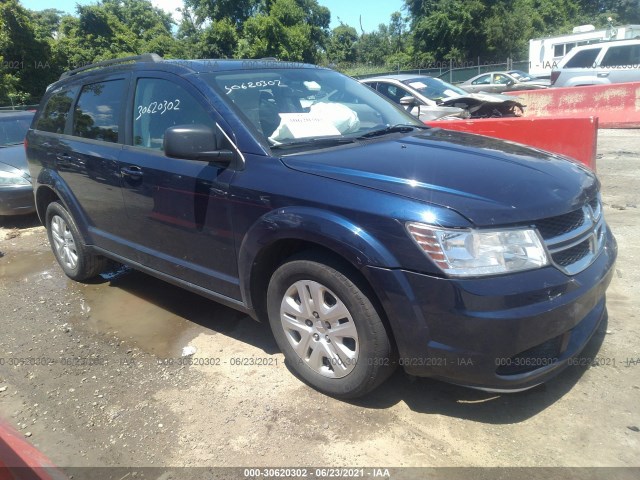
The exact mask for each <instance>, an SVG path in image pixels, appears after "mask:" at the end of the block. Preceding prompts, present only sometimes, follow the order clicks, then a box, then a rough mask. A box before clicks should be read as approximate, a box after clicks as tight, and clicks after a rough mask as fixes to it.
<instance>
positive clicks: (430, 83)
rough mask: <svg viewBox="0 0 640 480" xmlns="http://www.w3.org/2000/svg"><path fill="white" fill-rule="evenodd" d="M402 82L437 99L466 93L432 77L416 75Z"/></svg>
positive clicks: (426, 95)
mask: <svg viewBox="0 0 640 480" xmlns="http://www.w3.org/2000/svg"><path fill="white" fill-rule="evenodd" d="M402 83H404V84H406V85H409V86H410V87H412V88H414V89H416V90H418V92H420V93H421V94H422V95H424V96H425V97H427V98H429V99H431V100H434V101H436V102H437V101H438V100H442V99H443V98H449V97H456V96H458V95H468V93H467V92H465V91H464V90H463V89H461V88H459V87H456V86H455V85H451V84H450V83H447V82H445V81H444V80H440V79H439V78H433V77H416V78H411V79H409V80H404V81H403V82H402Z"/></svg>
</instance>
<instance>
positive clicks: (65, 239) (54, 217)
mask: <svg viewBox="0 0 640 480" xmlns="http://www.w3.org/2000/svg"><path fill="white" fill-rule="evenodd" d="M46 227H47V235H48V237H49V243H50V244H51V249H52V250H53V254H54V255H55V257H56V260H57V261H58V263H59V264H60V266H61V267H62V270H64V273H65V274H66V275H67V276H68V277H69V278H71V279H73V280H76V281H83V280H88V279H90V278H93V277H96V276H97V275H98V274H100V273H101V272H102V271H104V269H105V268H106V266H107V259H106V258H104V257H102V256H100V255H96V254H94V253H92V252H91V251H90V250H89V249H88V248H87V246H86V245H85V244H84V242H83V240H82V237H81V236H80V232H78V227H77V226H76V223H75V222H74V220H73V217H72V216H71V215H70V214H69V212H67V210H66V209H65V208H64V207H63V206H62V205H61V204H60V203H58V202H52V203H51V204H49V206H48V207H47V213H46Z"/></svg>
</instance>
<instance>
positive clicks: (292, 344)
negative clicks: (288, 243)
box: [267, 257, 394, 398]
mask: <svg viewBox="0 0 640 480" xmlns="http://www.w3.org/2000/svg"><path fill="white" fill-rule="evenodd" d="M318 260H319V259H314V258H313V257H310V258H308V259H307V258H299V259H292V260H290V261H288V262H286V263H284V264H283V265H282V266H280V267H279V268H278V269H277V270H276V271H275V273H274V274H273V276H272V277H271V281H270V283H269V289H268V292H267V306H268V311H269V322H270V324H271V329H272V331H273V334H274V336H275V338H276V341H277V342H278V345H279V347H280V349H281V350H282V352H283V353H284V355H285V358H286V359H287V361H288V364H289V365H290V366H291V368H292V369H293V370H294V371H295V372H296V373H297V374H298V375H299V376H300V377H301V378H302V379H303V380H305V381H306V382H307V383H308V384H310V385H311V386H313V387H314V388H316V389H318V390H320V391H322V392H324V393H326V394H328V395H331V396H335V397H340V398H355V397H358V396H362V395H364V394H366V393H367V392H369V391H371V390H373V389H374V388H375V387H377V386H378V385H380V384H381V383H382V382H383V381H384V380H385V379H387V378H388V377H389V375H391V373H392V372H393V365H394V363H393V361H392V354H393V348H392V344H391V342H390V340H389V336H388V334H387V331H386V329H385V326H384V324H383V322H382V320H381V318H380V315H379V314H378V312H377V310H376V308H375V307H374V305H373V303H372V302H371V300H370V299H369V298H368V296H367V295H366V294H365V293H364V291H366V288H360V287H359V286H358V284H357V283H356V282H354V280H356V279H355V278H353V279H351V278H349V277H348V276H347V275H348V273H347V274H346V275H345V274H344V273H342V271H341V270H342V269H341V268H340V267H337V266H330V265H327V264H326V263H324V262H321V261H318ZM352 276H353V275H352Z"/></svg>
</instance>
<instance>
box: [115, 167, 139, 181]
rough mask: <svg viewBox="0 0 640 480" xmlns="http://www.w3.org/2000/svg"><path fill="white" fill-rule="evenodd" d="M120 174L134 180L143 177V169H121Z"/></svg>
mask: <svg viewBox="0 0 640 480" xmlns="http://www.w3.org/2000/svg"><path fill="white" fill-rule="evenodd" d="M120 172H121V173H122V175H124V176H126V177H132V178H140V177H142V169H141V168H140V167H136V166H135V165H131V166H129V167H124V168H121V169H120Z"/></svg>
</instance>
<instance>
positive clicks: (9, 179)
mask: <svg viewBox="0 0 640 480" xmlns="http://www.w3.org/2000/svg"><path fill="white" fill-rule="evenodd" d="M6 185H12V186H13V185H16V186H17V185H31V181H30V180H29V178H25V176H24V175H23V174H21V173H13V172H6V171H4V170H0V186H6Z"/></svg>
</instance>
